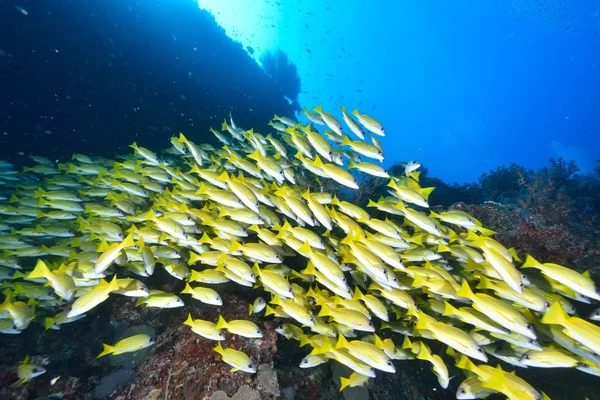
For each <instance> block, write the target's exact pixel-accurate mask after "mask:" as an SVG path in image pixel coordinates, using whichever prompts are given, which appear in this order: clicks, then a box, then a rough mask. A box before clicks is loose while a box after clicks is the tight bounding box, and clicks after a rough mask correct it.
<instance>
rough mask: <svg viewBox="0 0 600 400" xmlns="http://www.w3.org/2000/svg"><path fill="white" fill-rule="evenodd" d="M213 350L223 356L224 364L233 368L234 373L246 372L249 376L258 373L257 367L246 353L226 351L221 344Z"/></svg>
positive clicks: (233, 350) (232, 350)
mask: <svg viewBox="0 0 600 400" xmlns="http://www.w3.org/2000/svg"><path fill="white" fill-rule="evenodd" d="M213 350H214V351H215V352H217V353H218V354H220V355H221V358H222V360H223V362H225V363H227V364H229V365H231V366H232V367H233V368H232V369H231V371H232V372H237V371H244V372H248V373H249V374H255V373H256V367H255V366H254V363H253V362H252V360H251V359H250V357H248V355H247V354H246V353H244V352H242V351H240V350H235V349H224V348H223V347H222V346H221V342H218V343H217V346H216V347H214V348H213Z"/></svg>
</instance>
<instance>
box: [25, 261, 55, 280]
mask: <svg viewBox="0 0 600 400" xmlns="http://www.w3.org/2000/svg"><path fill="white" fill-rule="evenodd" d="M51 274H52V271H50V269H49V268H48V266H47V265H46V263H45V262H44V261H42V260H38V262H37V264H35V268H34V269H33V271H31V272H30V273H29V274H28V275H27V279H30V278H31V279H33V278H46V279H47V277H48V276H50V275H51Z"/></svg>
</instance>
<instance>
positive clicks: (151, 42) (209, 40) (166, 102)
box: [0, 0, 292, 164]
mask: <svg viewBox="0 0 600 400" xmlns="http://www.w3.org/2000/svg"><path fill="white" fill-rule="evenodd" d="M17 5H18V6H19V7H23V8H24V9H25V10H27V13H28V15H24V14H23V13H22V12H20V11H19V10H18V9H17V8H16V7H17ZM0 50H1V51H0V77H1V78H0V79H1V82H0V158H2V159H8V160H10V161H12V162H16V163H18V164H21V163H27V162H28V161H27V158H26V157H27V156H28V155H30V154H37V155H45V156H48V157H51V158H53V159H59V158H60V159H63V160H64V159H65V158H66V157H70V156H71V154H72V153H74V152H77V153H87V154H96V155H114V154H115V153H117V152H119V151H122V150H123V149H124V146H126V145H128V144H130V143H131V142H133V141H137V142H139V143H140V144H143V145H144V146H146V147H150V148H153V149H155V150H157V149H160V148H163V147H166V146H167V145H168V141H167V139H168V138H169V137H170V136H171V135H172V134H173V133H176V132H179V131H182V132H184V133H185V134H186V135H187V136H188V137H189V138H192V139H193V140H197V141H201V142H211V141H213V140H214V137H213V135H212V134H211V133H210V132H209V131H208V128H209V127H210V126H213V127H215V128H219V129H220V126H221V123H222V121H223V118H224V117H225V116H227V115H228V113H229V111H230V110H231V111H232V112H233V115H234V118H235V120H236V122H238V123H239V124H241V126H244V127H248V128H249V127H254V128H258V129H259V131H260V129H261V128H266V122H268V121H269V119H270V118H272V116H273V114H274V113H277V114H280V115H289V114H291V113H292V106H291V105H289V104H288V102H287V101H286V100H285V98H284V97H283V94H282V90H281V88H280V87H279V86H277V85H276V83H274V82H273V80H272V79H271V78H269V77H268V76H267V75H266V74H264V72H263V71H262V70H261V68H260V67H259V66H258V65H257V64H256V63H255V61H254V60H252V59H251V58H250V57H249V56H248V55H247V54H246V52H245V51H244V50H243V49H242V46H241V45H240V44H239V43H236V42H233V41H232V40H231V39H229V38H228V37H227V36H226V34H225V32H224V30H223V29H222V28H220V27H219V26H218V25H217V24H216V23H215V21H214V19H213V18H212V16H211V15H210V14H209V13H207V12H205V11H203V10H200V9H199V8H198V6H197V2H196V1H194V0H156V1H151V2H150V1H148V2H146V1H139V0H138V1H133V0H102V1H92V0H87V1H86V0H73V1H64V0H53V1H34V2H32V1H29V2H26V1H25V2H20V3H18V4H17V3H14V2H12V1H0ZM200 136H202V139H200Z"/></svg>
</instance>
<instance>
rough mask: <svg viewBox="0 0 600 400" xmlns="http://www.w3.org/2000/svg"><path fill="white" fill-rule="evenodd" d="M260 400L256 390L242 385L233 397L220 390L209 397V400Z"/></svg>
mask: <svg viewBox="0 0 600 400" xmlns="http://www.w3.org/2000/svg"><path fill="white" fill-rule="evenodd" d="M230 399H231V400H261V399H262V398H261V396H260V393H259V391H258V390H255V389H252V388H251V387H250V386H248V385H242V386H240V388H239V389H238V391H237V393H236V394H234V395H233V397H229V396H227V393H225V392H224V391H222V390H219V391H218V392H215V393H213V395H212V396H210V400H230Z"/></svg>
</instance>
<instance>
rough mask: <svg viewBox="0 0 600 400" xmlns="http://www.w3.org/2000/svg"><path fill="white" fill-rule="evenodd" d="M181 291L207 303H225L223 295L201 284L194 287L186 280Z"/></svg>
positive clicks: (218, 304)
mask: <svg viewBox="0 0 600 400" xmlns="http://www.w3.org/2000/svg"><path fill="white" fill-rule="evenodd" d="M181 293H185V294H190V295H192V297H193V298H194V299H196V300H199V301H201V302H202V303H205V304H212V305H215V306H222V305H223V300H222V299H221V296H219V294H218V293H217V292H216V291H215V290H213V289H211V288H205V287H201V286H196V287H194V288H192V287H191V286H190V284H189V283H187V282H186V284H185V288H184V289H183V290H182V291H181Z"/></svg>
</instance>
